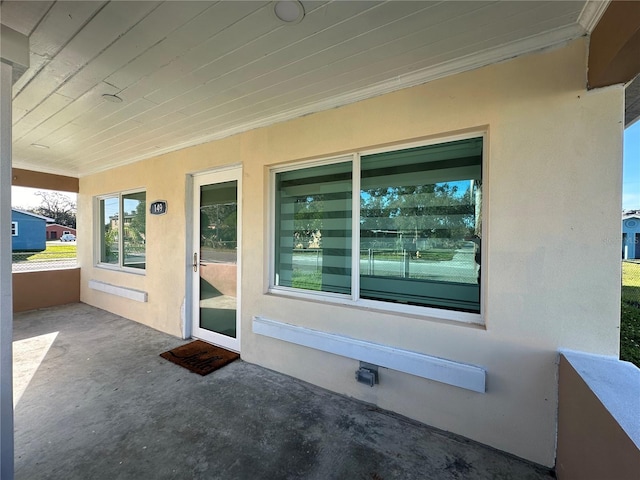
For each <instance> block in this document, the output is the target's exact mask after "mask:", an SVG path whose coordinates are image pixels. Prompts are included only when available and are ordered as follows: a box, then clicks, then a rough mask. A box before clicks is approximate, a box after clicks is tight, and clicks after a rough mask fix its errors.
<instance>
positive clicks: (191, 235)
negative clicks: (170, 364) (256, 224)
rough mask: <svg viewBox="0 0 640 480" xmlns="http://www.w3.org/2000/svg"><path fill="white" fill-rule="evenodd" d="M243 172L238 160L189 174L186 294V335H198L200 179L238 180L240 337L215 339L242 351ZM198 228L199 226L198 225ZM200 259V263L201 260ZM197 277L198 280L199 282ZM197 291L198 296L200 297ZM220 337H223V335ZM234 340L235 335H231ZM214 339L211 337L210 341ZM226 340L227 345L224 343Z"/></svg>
mask: <svg viewBox="0 0 640 480" xmlns="http://www.w3.org/2000/svg"><path fill="white" fill-rule="evenodd" d="M242 175H243V169H242V164H241V163H234V164H230V165H225V166H223V167H218V168H213V169H209V170H205V171H199V172H193V173H190V174H187V185H186V206H187V214H188V215H187V225H186V229H187V232H186V240H187V242H186V243H187V245H186V247H187V248H186V253H187V255H186V272H187V274H186V280H187V285H186V286H187V288H186V296H185V302H184V307H185V308H184V310H185V315H184V322H183V337H184V338H185V339H187V338H197V337H194V330H195V329H194V325H195V321H196V320H198V319H199V317H200V306H199V293H200V268H199V267H198V271H197V272H194V271H193V258H194V257H193V255H194V253H198V255H199V253H200V233H199V231H196V230H197V229H199V223H200V220H199V218H200V215H199V211H200V205H199V203H200V198H199V195H198V194H199V190H198V189H197V188H196V179H202V178H203V177H208V176H211V177H212V179H213V178H214V177H215V180H212V181H211V182H210V183H222V182H227V181H233V180H235V181H237V186H238V190H237V192H238V193H237V195H238V198H237V201H238V217H237V229H238V231H237V235H238V240H237V260H236V266H237V269H238V270H237V279H236V338H235V341H232V342H224V341H223V342H213V343H214V344H216V345H219V346H221V347H223V348H227V349H229V350H233V351H236V352H238V353H240V345H241V330H242V328H241V327H242V321H241V319H242V312H241V307H240V306H241V303H242V302H241V299H242V288H241V286H242ZM196 227H197V228H196ZM199 260H200V259H199V258H198V262H199ZM196 280H197V281H196ZM196 294H197V295H198V298H197V299H196ZM220 337H221V338H220V339H221V340H224V338H222V337H223V336H222V335H220ZM227 338H228V339H231V337H227ZM208 341H210V340H208ZM223 343H224V344H223ZM230 344H232V345H230Z"/></svg>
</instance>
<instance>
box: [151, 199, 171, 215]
mask: <svg viewBox="0 0 640 480" xmlns="http://www.w3.org/2000/svg"><path fill="white" fill-rule="evenodd" d="M149 213H150V214H151V215H164V214H165V213H167V201H166V200H156V201H155V202H153V203H152V204H151V206H150V207H149Z"/></svg>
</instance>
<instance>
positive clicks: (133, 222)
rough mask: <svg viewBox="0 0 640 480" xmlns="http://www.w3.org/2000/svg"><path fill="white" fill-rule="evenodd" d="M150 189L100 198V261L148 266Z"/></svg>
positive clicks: (111, 263)
mask: <svg viewBox="0 0 640 480" xmlns="http://www.w3.org/2000/svg"><path fill="white" fill-rule="evenodd" d="M146 210H147V209H146V193H145V192H128V193H120V194H114V195H108V196H103V197H100V198H99V199H98V218H99V221H100V224H99V238H98V244H99V252H100V253H99V257H98V258H99V261H98V263H99V264H102V265H110V266H113V267H117V268H132V269H136V270H144V269H145V268H146V247H145V244H146Z"/></svg>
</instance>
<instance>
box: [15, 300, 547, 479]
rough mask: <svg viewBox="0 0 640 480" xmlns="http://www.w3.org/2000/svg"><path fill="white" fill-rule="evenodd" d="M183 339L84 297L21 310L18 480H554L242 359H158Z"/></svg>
mask: <svg viewBox="0 0 640 480" xmlns="http://www.w3.org/2000/svg"><path fill="white" fill-rule="evenodd" d="M182 343H184V341H182V340H180V339H177V338H175V337H173V336H171V335H167V334H164V333H161V332H158V331H157V330H154V329H151V328H149V327H145V326H143V325H140V324H139V323H136V322H133V321H130V320H126V319H124V318H122V317H119V316H117V315H114V314H112V313H109V312H106V311H104V310H100V309H97V308H94V307H91V306H88V305H84V304H73V305H67V306H61V307H53V308H48V309H42V310H37V311H31V312H24V313H18V314H16V316H15V322H14V369H15V385H16V388H15V402H16V406H15V422H16V423H15V426H16V434H15V442H16V447H15V448H16V477H15V478H16V479H22V480H31V479H35V478H38V479H45V478H52V479H53V478H66V479H73V478H78V479H79V478H91V479H92V480H103V479H104V480H112V479H115V478H118V479H142V478H153V479H157V480H161V479H178V478H189V479H194V480H196V479H217V478H227V479H229V478H237V479H243V478H255V479H259V478H271V479H285V478H289V479H293V478H305V479H318V480H324V479H329V478H336V479H337V478H349V479H362V480H365V479H366V480H372V479H376V480H379V479H385V480H389V479H393V478H397V479H403V480H408V479H424V478H429V479H433V480H441V479H442V480H444V479H460V478H464V479H467V480H472V479H487V480H490V479H496V478H517V479H521V480H545V479H551V478H553V475H551V474H550V471H549V470H548V469H544V468H542V467H539V466H536V465H533V464H531V463H528V462H525V461H523V460H521V459H518V458H515V457H513V456H511V455H508V454H506V453H504V452H500V451H498V450H495V449H492V448H489V447H487V446H484V445H481V444H479V443H476V442H473V441H470V440H468V439H465V438H463V437H459V436H456V435H453V434H450V433H446V432H443V431H441V430H437V429H434V428H430V427H428V426H426V425H424V424H420V423H418V422H415V421H413V420H410V419H408V418H406V417H402V416H400V415H395V414H393V413H391V412H388V411H385V410H381V409H379V408H376V407H375V406H372V405H369V404H366V403H362V402H359V401H357V400H353V399H350V398H347V397H344V396H341V395H337V394H334V393H332V392H329V391H327V390H324V389H322V388H319V387H315V386H313V385H311V384H308V383H305V382H302V381H300V380H296V379H294V378H291V377H289V376H286V375H282V374H280V373H277V372H274V371H271V370H268V369H265V368H263V367H260V366H257V365H251V364H249V363H246V362H244V361H242V360H238V361H236V362H233V363H231V364H229V365H227V366H226V367H223V368H222V369H220V370H217V371H215V372H213V373H212V374H210V375H208V376H205V377H201V376H199V375H197V374H195V373H191V372H189V371H188V370H186V369H184V368H182V367H179V366H177V365H174V364H173V363H170V362H167V361H166V360H164V359H162V358H161V357H159V354H160V353H162V352H163V351H166V350H169V349H171V348H174V347H176V346H178V345H180V344H182ZM274 354H276V353H275V352H274Z"/></svg>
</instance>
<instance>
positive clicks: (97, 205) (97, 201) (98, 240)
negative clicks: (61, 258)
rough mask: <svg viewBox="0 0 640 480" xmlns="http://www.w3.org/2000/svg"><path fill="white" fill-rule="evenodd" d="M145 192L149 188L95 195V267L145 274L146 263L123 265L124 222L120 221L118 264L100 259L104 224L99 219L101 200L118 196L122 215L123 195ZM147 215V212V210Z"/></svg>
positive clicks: (119, 209) (119, 210) (119, 211)
mask: <svg viewBox="0 0 640 480" xmlns="http://www.w3.org/2000/svg"><path fill="white" fill-rule="evenodd" d="M142 192H144V193H145V195H146V193H147V190H146V189H145V188H136V189H133V190H122V191H120V192H113V193H107V194H104V195H98V196H96V197H94V204H93V218H94V225H93V229H94V231H93V238H94V242H93V245H94V250H93V264H94V266H95V267H97V268H104V269H105V270H114V271H116V272H126V273H133V274H135V275H145V274H146V271H147V267H146V263H145V268H131V267H126V266H124V265H122V261H123V255H122V253H123V252H124V235H123V234H122V233H123V232H122V230H121V228H123V227H124V222H118V230H119V231H118V252H119V253H118V265H114V264H112V263H103V262H101V261H100V258H101V257H102V252H101V248H100V247H101V228H102V225H99V222H98V220H99V219H100V202H101V201H102V200H106V199H109V198H117V199H118V215H120V213H121V210H122V209H123V203H122V197H123V196H125V195H129V194H132V193H142ZM145 215H146V212H145ZM145 255H146V247H145Z"/></svg>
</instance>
